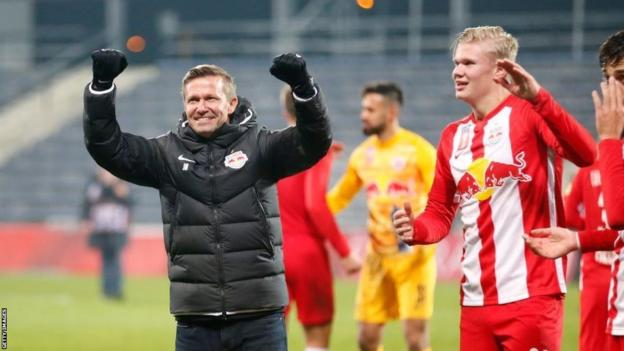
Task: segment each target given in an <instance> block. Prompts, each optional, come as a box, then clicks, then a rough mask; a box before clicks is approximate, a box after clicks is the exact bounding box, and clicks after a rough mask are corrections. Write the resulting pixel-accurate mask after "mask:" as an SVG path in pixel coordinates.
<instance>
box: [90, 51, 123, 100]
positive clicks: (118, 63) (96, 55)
mask: <svg viewBox="0 0 624 351" xmlns="http://www.w3.org/2000/svg"><path fill="white" fill-rule="evenodd" d="M91 59H92V60H93V81H92V84H91V86H92V87H93V89H94V90H99V91H102V90H107V89H110V87H112V86H113V80H114V79H115V78H116V77H117V76H118V75H120V74H121V72H123V70H124V69H126V67H128V60H127V59H126V55H125V54H124V53H123V52H121V51H119V50H115V49H98V50H95V51H93V52H92V53H91Z"/></svg>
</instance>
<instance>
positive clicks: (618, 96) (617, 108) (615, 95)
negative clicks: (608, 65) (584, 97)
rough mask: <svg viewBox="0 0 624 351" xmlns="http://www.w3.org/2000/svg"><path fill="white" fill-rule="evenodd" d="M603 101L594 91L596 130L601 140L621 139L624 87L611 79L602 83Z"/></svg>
mask: <svg viewBox="0 0 624 351" xmlns="http://www.w3.org/2000/svg"><path fill="white" fill-rule="evenodd" d="M600 90H601V91H602V99H600V95H599V94H598V92H597V91H595V90H594V91H592V99H593V100H594V111H595V113H596V130H597V131H598V136H599V138H600V140H604V139H620V137H621V135H622V131H623V130H624V86H623V85H622V83H620V82H618V81H617V80H616V79H615V78H613V77H611V78H609V79H608V80H605V81H603V82H601V83H600Z"/></svg>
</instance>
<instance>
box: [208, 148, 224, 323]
mask: <svg viewBox="0 0 624 351" xmlns="http://www.w3.org/2000/svg"><path fill="white" fill-rule="evenodd" d="M208 165H209V166H208V179H209V182H210V186H209V189H210V197H211V202H212V215H213V218H214V229H215V241H216V242H217V267H218V269H217V275H218V280H219V295H220V296H221V313H222V316H223V318H224V319H225V318H227V313H226V311H225V287H224V286H225V276H224V273H223V246H222V245H221V239H222V238H221V233H220V228H219V212H218V211H217V208H216V204H215V188H216V182H215V179H214V173H213V172H214V169H215V164H214V153H213V150H212V148H211V149H210V153H209V154H208Z"/></svg>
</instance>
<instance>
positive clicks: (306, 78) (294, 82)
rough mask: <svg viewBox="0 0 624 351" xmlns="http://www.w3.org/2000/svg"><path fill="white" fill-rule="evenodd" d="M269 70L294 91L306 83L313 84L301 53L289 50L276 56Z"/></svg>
mask: <svg viewBox="0 0 624 351" xmlns="http://www.w3.org/2000/svg"><path fill="white" fill-rule="evenodd" d="M269 71H270V72H271V74H272V75H273V76H274V77H275V78H277V79H279V80H281V81H283V82H285V83H286V84H288V85H290V87H291V88H292V90H293V91H295V90H296V89H297V88H298V87H301V86H304V85H310V86H311V85H312V83H311V82H310V74H309V73H308V69H307V68H306V62H305V60H304V59H303V57H302V56H301V55H299V54H293V53H290V52H289V53H287V54H281V55H279V56H276V57H275V58H274V59H273V65H272V66H271V69H270V70H269ZM295 94H297V91H295Z"/></svg>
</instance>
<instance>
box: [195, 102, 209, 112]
mask: <svg viewBox="0 0 624 351" xmlns="http://www.w3.org/2000/svg"><path fill="white" fill-rule="evenodd" d="M206 111H208V104H207V103H206V101H204V100H201V101H200V102H199V103H198V104H197V112H199V113H205V112H206Z"/></svg>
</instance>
